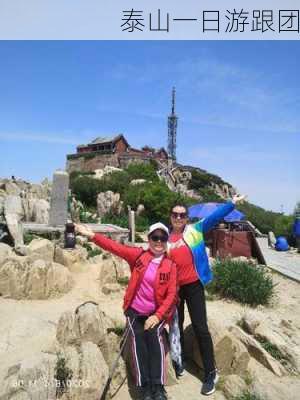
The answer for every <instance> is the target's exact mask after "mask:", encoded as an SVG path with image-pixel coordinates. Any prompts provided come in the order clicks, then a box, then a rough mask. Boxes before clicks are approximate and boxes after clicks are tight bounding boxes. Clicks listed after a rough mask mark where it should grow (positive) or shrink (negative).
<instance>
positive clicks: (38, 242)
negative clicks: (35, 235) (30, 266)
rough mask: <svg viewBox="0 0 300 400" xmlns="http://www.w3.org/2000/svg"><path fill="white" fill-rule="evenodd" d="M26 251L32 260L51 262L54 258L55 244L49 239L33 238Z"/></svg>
mask: <svg viewBox="0 0 300 400" xmlns="http://www.w3.org/2000/svg"><path fill="white" fill-rule="evenodd" d="M26 253H27V255H28V256H29V257H30V259H31V260H44V261H48V262H51V261H53V259H54V244H53V242H51V241H50V240H47V239H33V240H32V241H31V242H30V243H29V245H28V246H27V251H26ZM61 264H62V263H61Z"/></svg>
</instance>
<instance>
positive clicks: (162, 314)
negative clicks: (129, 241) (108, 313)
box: [93, 233, 177, 321]
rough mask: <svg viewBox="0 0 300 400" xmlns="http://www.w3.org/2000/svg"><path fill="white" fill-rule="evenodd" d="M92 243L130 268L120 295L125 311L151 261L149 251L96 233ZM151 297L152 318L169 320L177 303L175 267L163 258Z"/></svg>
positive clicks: (152, 256)
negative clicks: (152, 300)
mask: <svg viewBox="0 0 300 400" xmlns="http://www.w3.org/2000/svg"><path fill="white" fill-rule="evenodd" d="M93 242H94V243H96V244H97V245H98V246H100V247H101V248H103V249H104V250H107V251H109V252H110V253H113V254H115V255H116V256H118V257H121V258H123V259H124V260H126V261H127V262H128V264H129V266H130V270H131V276H130V280H129V283H128V286H127V289H126V293H125V296H124V303H123V309H124V311H126V310H127V309H128V308H129V307H130V305H131V303H132V301H133V299H134V297H135V295H136V292H137V290H138V288H139V287H140V284H141V282H142V280H143V277H144V274H145V272H146V269H147V267H148V265H149V263H150V262H151V260H152V259H153V258H154V255H153V254H152V253H151V252H150V251H149V250H144V249H143V248H141V247H133V246H127V245H124V244H121V243H118V242H115V241H114V240H112V239H109V238H108V237H106V236H104V235H100V234H99V233H96V234H95V236H94V238H93ZM154 296H155V302H156V306H157V308H156V311H155V313H154V315H156V316H157V317H158V319H159V320H163V319H164V320H167V321H169V320H170V319H171V317H172V315H173V312H174V311H175V305H176V303H177V269H176V264H175V263H174V262H173V261H171V260H170V259H169V258H167V257H166V256H164V257H163V259H162V261H161V263H160V265H159V266H158V268H157V272H156V278H155V283H154Z"/></svg>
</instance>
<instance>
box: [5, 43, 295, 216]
mask: <svg viewBox="0 0 300 400" xmlns="http://www.w3.org/2000/svg"><path fill="white" fill-rule="evenodd" d="M0 59H1V62H0V146H1V147H0V149H1V152H0V155H1V156H0V177H2V178H3V177H10V176H11V175H14V176H16V177H17V178H21V179H24V180H27V181H30V182H40V181H41V180H42V179H43V178H45V177H48V178H49V179H51V178H52V174H53V172H54V171H55V170H56V169H58V168H65V164H66V155H67V154H71V153H75V152H76V146H77V145H79V144H84V143H89V142H90V141H91V140H93V139H94V138H95V137H97V136H113V135H115V134H119V133H123V134H124V136H125V137H126V139H127V141H128V142H129V144H130V145H131V146H132V147H141V146H143V145H146V144H147V145H150V146H153V147H162V146H163V147H165V148H166V147H167V117H168V114H169V113H170V108H171V91H172V87H173V86H175V87H176V113H177V115H178V118H179V119H178V130H177V159H178V162H180V163H182V164H186V165H193V166H197V167H200V168H203V169H205V170H207V171H209V172H211V173H214V174H217V175H219V176H220V177H222V178H223V179H224V180H225V181H228V182H230V183H231V184H232V185H233V186H234V187H236V188H237V190H238V191H239V192H240V193H243V194H246V195H247V196H248V200H249V201H251V202H252V203H254V204H257V205H259V206H261V207H264V208H266V209H268V210H273V211H281V210H283V211H284V212H285V213H291V212H292V211H293V209H294V206H295V204H296V202H297V201H299V200H300V185H299V181H300V178H299V171H300V147H299V133H300V112H299V110H300V90H299V88H300V76H299V70H300V65H299V63H300V46H299V43H298V42H297V41H293V42H292V41H259V42H258V41H160V42H159V41H68V42H67V41H65V42H64V41H1V42H0ZM297 171H298V172H297Z"/></svg>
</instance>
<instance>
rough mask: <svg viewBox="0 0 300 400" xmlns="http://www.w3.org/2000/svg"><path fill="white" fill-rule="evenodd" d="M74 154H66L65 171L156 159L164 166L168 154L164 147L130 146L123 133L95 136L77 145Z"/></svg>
mask: <svg viewBox="0 0 300 400" xmlns="http://www.w3.org/2000/svg"><path fill="white" fill-rule="evenodd" d="M76 150H77V152H76V153H75V154H68V155H67V167H66V169H67V171H68V172H69V173H70V172H73V171H83V172H90V171H95V170H96V169H102V168H104V167H105V166H106V165H110V166H112V167H117V168H125V167H126V166H127V165H128V164H130V163H132V162H143V163H149V162H150V160H156V161H157V162H158V163H159V164H160V165H161V166H166V165H167V162H168V154H167V152H166V150H165V149H164V148H160V149H154V148H152V147H149V146H145V147H143V148H142V149H135V148H133V147H131V146H130V145H129V144H128V142H127V140H126V139H125V137H124V136H123V135H121V134H120V135H117V136H113V137H97V138H96V139H94V140H93V141H92V142H91V143H88V144H84V145H79V146H77V149H76Z"/></svg>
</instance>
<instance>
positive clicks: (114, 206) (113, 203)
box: [97, 190, 123, 218]
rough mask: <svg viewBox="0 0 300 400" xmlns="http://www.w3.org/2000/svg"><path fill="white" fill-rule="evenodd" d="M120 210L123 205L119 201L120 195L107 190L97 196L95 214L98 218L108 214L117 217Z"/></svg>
mask: <svg viewBox="0 0 300 400" xmlns="http://www.w3.org/2000/svg"><path fill="white" fill-rule="evenodd" d="M122 208H123V203H122V202H121V201H120V193H114V192H112V191H111V190H108V191H106V192H101V193H99V194H98V196H97V213H98V216H99V217H100V218H102V217H104V216H105V215H106V214H109V213H113V214H116V215H119V214H120V213H121V211H122Z"/></svg>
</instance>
